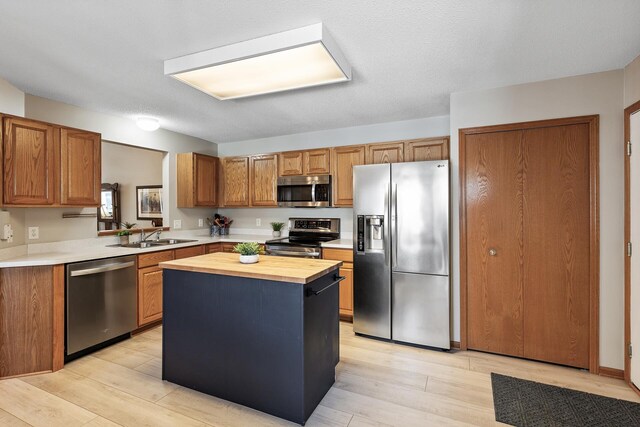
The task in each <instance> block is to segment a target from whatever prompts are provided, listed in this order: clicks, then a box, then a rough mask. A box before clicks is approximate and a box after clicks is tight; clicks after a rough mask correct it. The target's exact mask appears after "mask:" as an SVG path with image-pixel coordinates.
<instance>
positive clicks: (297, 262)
mask: <svg viewBox="0 0 640 427" xmlns="http://www.w3.org/2000/svg"><path fill="white" fill-rule="evenodd" d="M239 258H240V257H239V255H238V254H233V253H224V252H216V253H212V254H208V255H200V256H196V257H192V258H185V259H179V260H175V261H166V262H161V263H160V267H161V268H167V269H172V270H182V271H193V272H196V273H209V274H220V275H223V276H236V277H248V278H252V279H264V280H275V281H278V282H290V283H301V284H305V283H309V282H313V281H314V280H315V279H317V278H319V277H322V276H324V275H325V274H327V273H329V272H331V271H332V270H335V269H337V268H339V267H340V266H341V265H342V261H331V260H325V259H311V258H294V257H281V256H269V255H260V261H259V262H258V263H256V264H241V263H240V260H239Z"/></svg>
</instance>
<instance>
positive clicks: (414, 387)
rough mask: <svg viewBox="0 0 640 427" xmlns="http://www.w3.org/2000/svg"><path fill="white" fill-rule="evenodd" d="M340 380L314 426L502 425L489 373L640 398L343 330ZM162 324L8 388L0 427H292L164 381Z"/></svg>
mask: <svg viewBox="0 0 640 427" xmlns="http://www.w3.org/2000/svg"><path fill="white" fill-rule="evenodd" d="M340 332H341V340H340V341H341V347H340V352H341V354H340V356H341V362H340V364H339V365H338V367H337V372H336V374H337V375H336V376H337V378H336V383H335V385H334V386H333V387H332V388H331V390H330V391H329V392H328V393H327V395H326V396H325V397H324V399H323V400H322V402H321V404H320V406H318V408H317V409H316V411H315V412H314V413H313V415H312V416H311V418H310V419H309V421H308V422H307V426H342V427H346V426H348V427H370V426H403V427H407V426H430V425H433V426H449V425H495V424H496V422H495V421H494V412H493V399H492V393H491V380H490V375H489V374H490V372H498V373H503V374H506V375H513V376H517V377H520V378H524V379H531V380H534V381H540V382H544V383H548V384H554V385H559V386H564V387H570V388H573V389H577V390H582V391H586V392H592V393H597V394H601V395H606V396H610V397H615V398H620V399H627V400H633V401H636V402H638V401H640V398H638V396H637V395H636V394H635V393H634V392H633V391H631V390H630V389H629V388H628V387H627V386H626V385H625V384H624V383H623V382H622V381H620V380H614V379H610V378H604V377H599V376H595V375H591V374H589V373H587V372H583V371H578V370H574V369H570V368H563V367H559V366H553V365H548V364H544V363H537V362H531V361H524V360H518V359H512V358H508V357H502V356H496V355H490V354H483V353H478V352H460V351H458V352H451V353H444V352H439V351H433V350H424V349H419V348H414V347H408V346H403V345H397V344H390V343H386V342H382V341H376V340H371V339H366V338H361V337H357V336H355V335H354V333H353V330H352V328H351V324H348V323H342V324H341V331H340ZM161 342H162V329H161V327H159V328H156V329H153V330H150V331H148V332H145V333H143V334H140V335H137V336H135V337H133V338H131V339H129V340H127V341H124V342H122V343H119V344H116V345H114V346H111V347H109V348H106V349H104V350H101V351H99V352H97V353H94V354H92V355H90V356H86V357H84V358H82V359H78V360H76V361H74V362H71V363H69V364H67V365H65V368H64V369H63V370H61V371H59V372H56V373H52V374H42V375H35V376H31V377H25V378H20V379H10V380H4V381H0V425H1V426H27V425H33V426H63V427H72V426H80V425H87V426H117V425H121V426H154V427H157V426H225V427H235V426H238V427H240V426H242V427H245V426H293V425H295V424H292V423H289V422H286V421H283V420H281V419H279V418H275V417H272V416H270V415H267V414H264V413H262V412H258V411H255V410H252V409H249V408H246V407H243V406H240V405H237V404H234V403H231V402H227V401H224V400H220V399H217V398H215V397H211V396H207V395H204V394H201V393H198V392H195V391H192V390H189V389H186V388H183V387H179V386H176V385H174V384H171V383H167V382H163V381H162V380H161V379H160V377H161V374H160V373H161V356H162V354H161V353H162V350H161Z"/></svg>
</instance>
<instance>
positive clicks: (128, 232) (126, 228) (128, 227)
mask: <svg viewBox="0 0 640 427" xmlns="http://www.w3.org/2000/svg"><path fill="white" fill-rule="evenodd" d="M120 225H122V227H123V228H124V230H120V231H118V234H117V236H129V235H131V229H132V228H133V227H135V226H136V224H135V223H131V222H123V223H122V224H120Z"/></svg>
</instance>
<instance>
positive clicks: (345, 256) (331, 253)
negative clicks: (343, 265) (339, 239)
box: [322, 248, 353, 263]
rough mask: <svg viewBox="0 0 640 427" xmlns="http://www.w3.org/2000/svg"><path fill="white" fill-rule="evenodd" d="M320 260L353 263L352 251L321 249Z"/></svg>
mask: <svg viewBox="0 0 640 427" xmlns="http://www.w3.org/2000/svg"><path fill="white" fill-rule="evenodd" d="M322 258H324V259H332V260H334V261H344V262H350V263H351V262H353V251H352V250H351V249H333V248H323V249H322Z"/></svg>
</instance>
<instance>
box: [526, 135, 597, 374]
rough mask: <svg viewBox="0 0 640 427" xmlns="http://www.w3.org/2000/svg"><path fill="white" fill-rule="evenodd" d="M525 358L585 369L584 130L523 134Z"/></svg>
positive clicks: (586, 143)
mask: <svg viewBox="0 0 640 427" xmlns="http://www.w3.org/2000/svg"><path fill="white" fill-rule="evenodd" d="M523 146H524V260H525V262H524V301H525V316H524V356H525V357H527V358H530V359H537V360H545V361H548V362H554V363H560V364H563V365H570V366H576V367H580V368H588V367H589V273H590V268H589V253H590V252H589V249H590V217H589V212H590V200H589V194H590V190H589V125H588V124H575V125H564V126H554V127H545V128H538V129H530V130H526V131H524V144H523Z"/></svg>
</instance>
